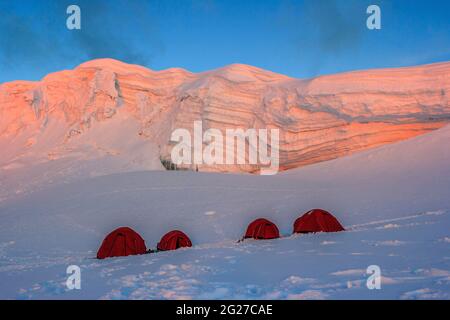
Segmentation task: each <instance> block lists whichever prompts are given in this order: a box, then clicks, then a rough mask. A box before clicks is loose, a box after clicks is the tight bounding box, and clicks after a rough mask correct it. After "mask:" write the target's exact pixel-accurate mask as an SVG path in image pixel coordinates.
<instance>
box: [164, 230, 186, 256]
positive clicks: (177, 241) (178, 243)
mask: <svg viewBox="0 0 450 320" xmlns="http://www.w3.org/2000/svg"><path fill="white" fill-rule="evenodd" d="M182 247H192V242H191V240H190V239H189V237H188V236H187V235H186V234H185V233H184V232H181V231H179V230H173V231H170V232H168V233H166V234H165V235H164V236H163V237H162V238H161V241H159V242H158V246H157V248H158V250H161V251H166V250H176V249H178V248H182Z"/></svg>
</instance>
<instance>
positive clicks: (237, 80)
mask: <svg viewBox="0 0 450 320" xmlns="http://www.w3.org/2000/svg"><path fill="white" fill-rule="evenodd" d="M449 92H450V62H446V63H438V64H432V65H424V66H418V67H408V68H398V69H382V70H369V71H358V72H349V73H342V74H337V75H329V76H321V77H317V78H313V79H307V80H300V79H293V78H289V77H287V76H284V75H280V74H276V73H273V72H269V71H266V70H262V69H259V68H256V67H252V66H247V65H242V64H233V65H229V66H226V67H223V68H220V69H216V70H212V71H208V72H202V73H191V72H188V71H186V70H183V69H167V70H163V71H152V70H149V69H147V68H144V67H142V66H138V65H130V64H125V63H123V62H120V61H116V60H112V59H100V60H92V61H89V62H86V63H83V64H81V65H80V66H78V67H76V68H75V69H74V70H65V71H61V72H56V73H52V74H49V75H47V76H46V77H44V78H43V79H42V80H41V81H37V82H30V81H14V82H9V83H3V84H1V85H0V148H1V149H2V151H3V152H2V154H1V155H0V168H1V169H2V171H3V172H6V171H7V170H11V169H14V168H18V167H23V166H29V165H36V164H42V163H46V162H49V161H58V160H61V159H65V160H67V159H71V161H72V162H73V163H81V162H83V161H94V160H98V159H103V160H105V159H106V161H107V162H108V163H110V164H111V163H114V165H112V167H111V168H107V167H105V166H103V165H102V166H101V167H99V166H97V168H95V169H92V170H93V171H91V174H101V173H102V170H104V171H105V172H108V173H111V172H116V171H117V172H123V171H124V170H136V169H139V170H146V169H162V165H161V163H160V158H162V159H170V150H171V147H172V146H173V143H172V144H171V143H170V142H169V140H170V136H171V133H172V132H173V131H174V130H175V129H177V128H186V129H188V130H190V131H191V132H192V128H193V123H194V121H198V120H201V121H202V123H203V130H206V129H208V128H216V129H219V130H221V131H222V132H225V129H233V128H242V129H247V128H257V129H258V128H269V129H271V128H277V129H279V130H280V146H279V152H280V166H281V170H286V169H290V168H296V167H300V166H304V165H307V164H313V163H316V162H321V161H325V160H329V159H333V158H337V157H341V156H343V155H348V154H351V153H354V152H356V151H360V150H364V149H368V148H373V147H376V146H379V145H383V144H387V143H392V142H395V141H399V140H403V139H407V138H410V137H413V136H416V135H420V134H423V133H426V132H428V131H431V130H434V129H438V128H440V127H442V126H443V125H445V124H446V123H448V122H449V120H450V107H449V104H448V97H449ZM62 169H63V168H62ZM62 169H61V170H62ZM5 170H6V171H5ZM198 170H199V171H218V172H257V171H258V170H259V168H258V166H256V165H210V166H208V165H199V166H198Z"/></svg>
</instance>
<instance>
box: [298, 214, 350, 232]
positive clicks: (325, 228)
mask: <svg viewBox="0 0 450 320" xmlns="http://www.w3.org/2000/svg"><path fill="white" fill-rule="evenodd" d="M344 230H345V229H344V227H342V225H341V224H340V223H339V221H338V220H337V219H336V218H335V217H334V216H333V215H332V214H331V213H329V212H327V211H325V210H322V209H313V210H311V211H308V212H307V213H305V214H304V215H302V216H301V217H300V218H298V219H297V220H295V223H294V233H309V232H337V231H344Z"/></svg>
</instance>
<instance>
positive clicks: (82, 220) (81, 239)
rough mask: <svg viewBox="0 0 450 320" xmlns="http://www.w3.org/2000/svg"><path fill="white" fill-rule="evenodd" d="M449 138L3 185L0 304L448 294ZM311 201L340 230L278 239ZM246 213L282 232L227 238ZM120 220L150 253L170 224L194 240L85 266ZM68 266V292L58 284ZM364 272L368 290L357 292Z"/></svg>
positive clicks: (440, 134)
mask: <svg viewBox="0 0 450 320" xmlns="http://www.w3.org/2000/svg"><path fill="white" fill-rule="evenodd" d="M449 141H450V126H446V127H444V128H441V129H439V130H436V131H434V132H431V133H427V134H424V135H421V136H419V137H415V138H413V139H410V140H407V141H402V142H397V143H393V144H389V145H385V146H382V147H379V148H375V149H372V150H367V151H364V152H361V153H358V154H354V155H351V156H347V157H342V158H339V159H335V160H331V161H327V162H322V163H318V164H314V165H311V166H306V167H303V168H299V169H295V170H289V171H286V172H283V173H281V174H278V175H276V176H258V175H224V174H219V173H202V172H190V171H184V172H183V171H145V172H134V173H133V172H132V173H130V172H128V173H121V174H112V175H111V174H109V175H105V176H102V177H91V178H88V179H84V180H79V181H73V182H67V183H65V181H64V180H61V179H60V180H58V181H57V182H56V183H57V185H54V186H49V185H48V184H47V182H41V183H42V185H41V189H40V190H39V191H35V192H33V193H31V194H20V193H19V194H17V193H15V192H14V191H15V190H16V189H14V187H13V183H12V182H11V183H10V184H9V187H8V188H10V190H9V192H12V194H10V196H9V197H8V198H6V199H4V200H3V202H0V258H1V259H0V261H1V262H0V283H1V284H2V285H1V288H0V298H17V299H42V298H50V299H61V298H64V299H79V298H90V299H97V298H103V299H176V298H194V299H221V298H228V299H229V298H233V299H235V298H237V299H239V298H243V299H325V298H331V299H347V298H353V299H361V298H365V299H450V256H449V252H450V251H449V250H448V249H449V245H450V233H449V230H450V228H449V226H450V191H449V190H450V148H449ZM61 161H62V160H61ZM57 163H59V162H57ZM71 164H72V165H75V164H76V163H74V162H71ZM51 168H52V167H45V166H41V167H39V169H38V170H39V171H45V172H48V171H49V169H51ZM10 170H12V171H13V172H14V173H15V174H16V176H19V177H20V176H24V177H28V178H29V179H30V180H32V179H33V177H34V176H36V174H37V175H39V174H40V173H36V172H33V171H32V170H31V169H26V168H14V169H10ZM68 175H69V174H68ZM24 179H25V178H24ZM0 187H3V186H0ZM315 207H320V208H324V209H327V210H330V211H331V212H333V213H334V214H335V216H336V217H337V218H338V219H339V220H340V221H341V222H342V224H343V225H344V226H345V228H346V229H347V231H345V232H340V233H328V234H312V235H301V236H300V235H294V236H291V235H290V233H291V231H292V223H293V222H294V220H295V218H297V217H298V216H299V215H300V214H302V213H303V212H305V211H308V210H309V209H311V208H315ZM256 217H266V218H269V219H270V220H272V221H273V222H275V223H276V224H277V225H278V227H279V229H280V231H281V233H282V234H283V235H284V236H285V237H283V238H281V239H276V240H265V241H253V240H249V241H244V242H242V243H236V239H238V238H240V237H241V236H242V234H243V232H244V230H245V227H246V226H247V224H248V223H249V222H250V221H252V220H253V219H254V218H256ZM123 225H126V226H131V227H132V228H134V229H135V230H136V231H138V232H139V233H140V234H141V235H142V236H143V237H144V239H145V240H146V243H147V245H148V246H149V247H154V246H155V245H156V243H157V241H158V240H159V239H160V237H161V236H162V235H163V234H164V233H165V232H167V231H169V230H171V229H181V230H183V231H185V232H186V233H187V234H188V235H189V236H190V237H191V239H192V241H193V243H194V246H193V247H192V248H187V249H180V250H177V251H173V252H160V253H156V254H148V255H142V256H131V257H123V258H122V257H121V258H112V259H106V260H101V261H99V260H96V259H93V257H95V253H96V250H97V249H98V247H99V246H100V243H101V241H102V240H103V238H104V236H105V235H106V234H107V233H108V232H110V231H111V230H112V229H114V228H116V227H118V226H123ZM73 264H75V265H78V266H79V267H80V268H81V275H82V278H81V290H72V291H70V290H68V289H67V287H66V285H65V282H66V279H67V274H66V268H67V267H68V266H69V265H73ZM374 264H375V265H378V266H379V267H380V268H381V272H382V287H381V290H369V289H367V287H366V279H367V277H368V274H366V268H367V267H368V266H369V265H374Z"/></svg>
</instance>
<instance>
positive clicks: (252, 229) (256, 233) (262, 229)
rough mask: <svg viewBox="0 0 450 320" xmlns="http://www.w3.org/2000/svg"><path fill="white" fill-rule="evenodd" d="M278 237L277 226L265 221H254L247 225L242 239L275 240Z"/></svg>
mask: <svg viewBox="0 0 450 320" xmlns="http://www.w3.org/2000/svg"><path fill="white" fill-rule="evenodd" d="M279 237H280V232H279V231H278V228H277V226H276V225H275V224H274V223H273V222H270V221H269V220H267V219H256V220H255V221H253V222H252V223H250V224H249V225H248V228H247V232H245V236H244V239H246V238H253V239H275V238H279Z"/></svg>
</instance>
